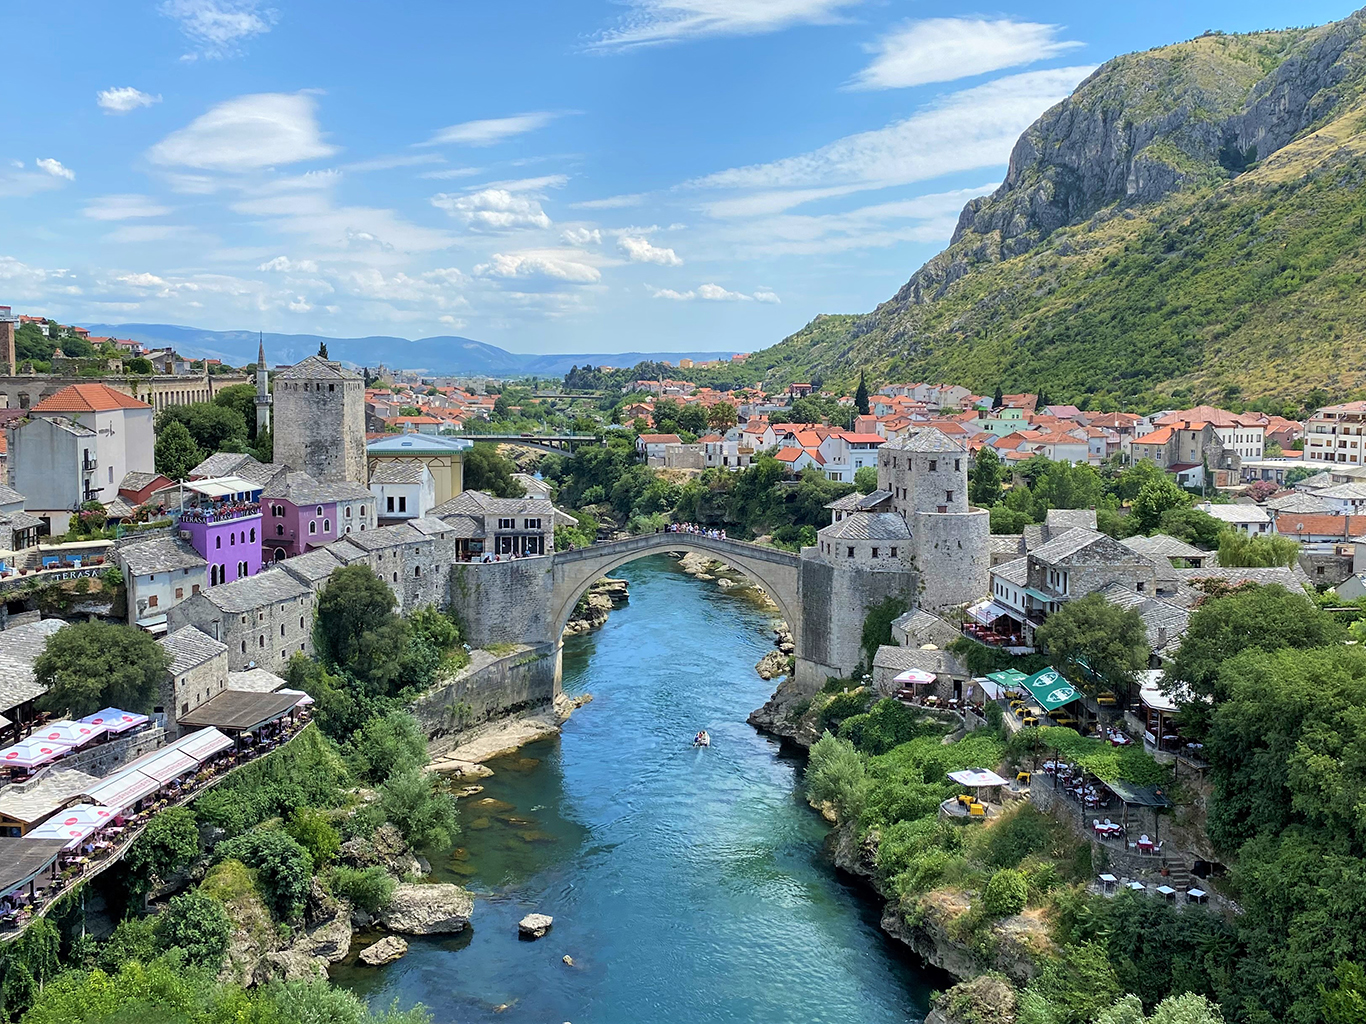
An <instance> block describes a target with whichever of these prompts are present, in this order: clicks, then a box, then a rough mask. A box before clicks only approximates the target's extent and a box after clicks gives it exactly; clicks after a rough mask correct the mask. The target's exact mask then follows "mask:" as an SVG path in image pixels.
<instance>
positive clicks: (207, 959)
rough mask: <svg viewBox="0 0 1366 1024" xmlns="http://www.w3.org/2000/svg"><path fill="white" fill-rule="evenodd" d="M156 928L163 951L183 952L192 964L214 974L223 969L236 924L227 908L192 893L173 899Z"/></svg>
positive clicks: (210, 898) (207, 897) (203, 896)
mask: <svg viewBox="0 0 1366 1024" xmlns="http://www.w3.org/2000/svg"><path fill="white" fill-rule="evenodd" d="M156 925H157V938H158V940H159V942H160V944H161V946H162V948H164V949H172V948H178V949H183V950H184V951H185V956H186V958H187V959H188V960H189V961H190V963H192V964H195V965H197V966H200V967H204V968H207V969H208V970H210V971H217V970H218V969H219V968H220V967H221V966H222V965H223V957H224V955H225V954H226V953H227V951H228V939H229V937H230V936H231V934H232V922H231V921H229V920H228V912H227V910H225V909H224V907H223V904H221V903H219V902H218V901H217V900H216V899H214V898H213V897H212V896H208V895H205V894H204V893H202V892H200V891H199V890H198V889H191V890H190V891H189V892H186V893H182V894H181V895H179V896H176V897H174V898H172V899H171V901H170V902H169V903H168V904H166V909H165V910H164V911H162V913H161V914H160V915H158V917H157V920H156Z"/></svg>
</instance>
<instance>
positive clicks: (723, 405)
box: [707, 402, 735, 434]
mask: <svg viewBox="0 0 1366 1024" xmlns="http://www.w3.org/2000/svg"><path fill="white" fill-rule="evenodd" d="M707 426H709V427H711V429H712V430H713V431H714V432H715V433H718V434H724V433H725V432H726V431H727V430H729V429H730V428H731V427H733V426H735V406H733V405H731V404H730V403H729V402H717V403H716V404H715V405H713V406H712V407H711V408H710V409H709V410H707Z"/></svg>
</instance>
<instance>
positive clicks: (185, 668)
mask: <svg viewBox="0 0 1366 1024" xmlns="http://www.w3.org/2000/svg"><path fill="white" fill-rule="evenodd" d="M157 643H159V644H161V646H162V647H164V648H165V649H166V653H167V654H169V655H170V656H171V667H170V669H169V670H168V671H167V673H166V679H165V681H164V682H163V683H162V685H161V692H160V694H159V695H158V697H157V704H156V706H155V707H154V708H153V709H152V710H153V712H154V713H156V714H164V715H165V716H166V735H167V737H169V738H172V739H174V738H175V737H176V736H178V735H180V732H181V730H180V726H179V720H180V718H181V716H183V715H188V714H189V713H190V712H191V711H193V710H194V709H195V708H197V707H199V706H200V705H201V704H205V703H207V702H208V700H209V699H210V698H211V697H215V696H217V695H218V694H220V693H222V692H223V691H224V690H225V689H227V686H228V646H227V644H224V643H220V642H219V641H217V640H215V639H214V638H213V637H211V636H209V635H208V634H207V633H204V632H202V631H200V630H199V629H196V628H195V627H194V626H183V627H181V628H180V629H177V630H176V631H175V632H174V633H168V634H166V635H165V636H163V637H162V638H161V639H160V640H158V641H157Z"/></svg>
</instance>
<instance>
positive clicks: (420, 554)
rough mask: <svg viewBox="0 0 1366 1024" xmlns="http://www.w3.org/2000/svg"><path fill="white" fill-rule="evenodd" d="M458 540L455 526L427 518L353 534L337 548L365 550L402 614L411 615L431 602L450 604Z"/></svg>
mask: <svg viewBox="0 0 1366 1024" xmlns="http://www.w3.org/2000/svg"><path fill="white" fill-rule="evenodd" d="M454 541H455V538H454V530H453V529H452V528H451V527H449V526H447V525H446V524H445V523H443V522H441V521H440V520H436V519H430V518H425V519H417V520H414V521H413V522H411V523H400V524H398V525H396V526H384V527H380V528H379V529H376V530H370V531H368V532H366V533H363V534H360V533H357V534H352V535H351V536H350V537H348V538H346V539H345V540H344V541H343V542H342V543H341V544H340V545H335V546H334V547H338V548H343V549H344V548H347V547H350V548H354V549H356V550H358V551H361V552H363V553H364V556H365V557H364V561H365V563H366V564H367V565H369V566H370V568H371V569H373V570H374V572H375V575H377V576H378V577H379V578H380V579H382V580H384V582H385V583H388V584H389V587H390V589H391V590H393V592H394V597H395V599H396V600H397V603H398V611H399V612H400V614H407V613H410V612H413V611H416V610H417V609H419V608H422V607H425V606H427V605H436V606H437V607H439V608H444V607H445V606H446V603H447V587H448V585H449V577H450V567H451V563H452V562H453V561H455V556H454V549H455V543H454ZM337 556H338V557H339V558H341V557H347V556H345V555H343V554H341V552H337ZM356 561H360V559H356Z"/></svg>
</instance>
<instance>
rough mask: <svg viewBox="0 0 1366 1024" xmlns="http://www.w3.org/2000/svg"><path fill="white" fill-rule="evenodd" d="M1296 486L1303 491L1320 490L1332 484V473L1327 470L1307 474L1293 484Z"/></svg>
mask: <svg viewBox="0 0 1366 1024" xmlns="http://www.w3.org/2000/svg"><path fill="white" fill-rule="evenodd" d="M1295 486H1296V487H1298V488H1300V489H1301V490H1305V491H1321V490H1323V488H1325V487H1332V486H1333V474H1332V473H1329V472H1323V473H1315V474H1314V475H1313V476H1307V477H1305V478H1304V479H1303V480H1300V481H1298V482H1297V483H1296V484H1295Z"/></svg>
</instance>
